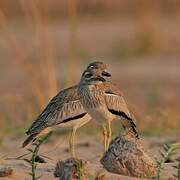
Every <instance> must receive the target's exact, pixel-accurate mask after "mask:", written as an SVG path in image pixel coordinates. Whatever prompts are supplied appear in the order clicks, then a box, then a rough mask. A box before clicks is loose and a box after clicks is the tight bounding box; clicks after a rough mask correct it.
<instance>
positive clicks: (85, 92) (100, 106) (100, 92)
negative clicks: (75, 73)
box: [78, 71, 138, 149]
mask: <svg viewBox="0 0 180 180" xmlns="http://www.w3.org/2000/svg"><path fill="white" fill-rule="evenodd" d="M88 72H89V71H88ZM88 72H87V76H86V73H84V74H83V75H82V77H81V81H80V85H79V88H78V91H79V94H80V101H81V103H82V105H83V106H84V108H85V109H86V111H87V112H88V113H89V114H90V115H91V117H92V118H93V119H95V120H96V121H98V122H100V123H101V124H102V125H103V126H107V127H106V128H108V129H109V132H108V134H107V135H108V136H109V137H108V139H107V143H105V146H106V147H105V148H106V149H107V146H108V144H109V142H110V137H111V127H110V123H111V121H112V120H113V119H115V118H116V117H122V118H123V119H126V123H125V124H124V128H127V127H128V128H130V129H131V130H132V131H133V133H134V134H135V135H136V137H138V133H137V129H136V123H135V120H134V117H133V116H132V115H131V113H130V111H129V109H128V107H127V104H126V102H125V100H124V97H123V95H122V93H121V91H120V90H119V88H118V87H117V86H116V85H115V84H113V83H111V82H108V81H106V80H105V79H104V78H102V77H100V76H99V75H97V74H93V73H91V74H89V75H88Z"/></svg>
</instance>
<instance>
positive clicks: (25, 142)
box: [22, 134, 37, 148]
mask: <svg viewBox="0 0 180 180" xmlns="http://www.w3.org/2000/svg"><path fill="white" fill-rule="evenodd" d="M36 136H37V134H31V135H30V136H28V137H27V138H26V139H25V141H24V142H23V144H22V147H23V148H24V147H26V146H27V145H28V144H29V143H30V142H31V141H34V140H35V137H36Z"/></svg>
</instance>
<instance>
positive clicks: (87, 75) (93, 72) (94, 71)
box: [81, 62, 111, 84]
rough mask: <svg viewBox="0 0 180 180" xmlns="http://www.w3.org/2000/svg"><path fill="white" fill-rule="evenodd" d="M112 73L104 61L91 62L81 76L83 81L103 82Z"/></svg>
mask: <svg viewBox="0 0 180 180" xmlns="http://www.w3.org/2000/svg"><path fill="white" fill-rule="evenodd" d="M110 76H111V74H110V73H109V72H108V71H107V66H106V64H104V63H103V62H93V63H90V64H89V65H88V67H87V69H86V70H85V71H84V72H83V74H82V76H81V83H88V84H94V83H102V82H105V81H106V78H107V77H110Z"/></svg>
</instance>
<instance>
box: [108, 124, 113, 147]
mask: <svg viewBox="0 0 180 180" xmlns="http://www.w3.org/2000/svg"><path fill="white" fill-rule="evenodd" d="M107 127H108V128H107V129H108V130H107V149H108V148H109V144H110V142H111V136H112V130H111V121H108V125H107Z"/></svg>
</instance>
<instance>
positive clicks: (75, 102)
mask: <svg viewBox="0 0 180 180" xmlns="http://www.w3.org/2000/svg"><path fill="white" fill-rule="evenodd" d="M85 114H86V111H85V110H84V108H83V106H82V105H81V103H80V101H79V95H78V92H77V86H73V87H70V88H68V89H64V90H62V91H61V92H59V93H58V94H57V95H56V96H55V97H54V98H53V99H52V100H51V101H50V102H49V104H48V105H47V106H46V108H45V109H44V110H43V112H42V113H41V114H40V115H39V116H38V117H37V119H36V120H35V121H34V122H33V124H32V125H31V127H30V128H29V130H28V131H27V132H26V133H27V134H28V135H30V134H38V133H40V132H41V131H42V130H44V129H45V128H47V127H51V126H54V125H57V124H60V123H64V122H67V121H69V120H75V119H78V118H80V117H83V116H84V115H85Z"/></svg>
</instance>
